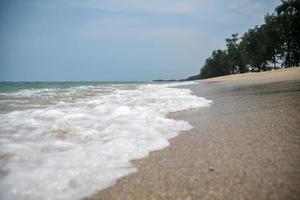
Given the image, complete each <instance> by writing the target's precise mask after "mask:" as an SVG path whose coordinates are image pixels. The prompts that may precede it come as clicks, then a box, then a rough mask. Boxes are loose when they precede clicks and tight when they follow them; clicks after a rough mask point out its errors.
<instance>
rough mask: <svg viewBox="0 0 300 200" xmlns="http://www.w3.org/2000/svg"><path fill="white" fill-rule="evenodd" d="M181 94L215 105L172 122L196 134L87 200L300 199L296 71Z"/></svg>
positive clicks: (214, 83) (218, 82)
mask: <svg viewBox="0 0 300 200" xmlns="http://www.w3.org/2000/svg"><path fill="white" fill-rule="evenodd" d="M184 87H188V88H191V89H192V90H193V92H194V93H195V94H197V95H199V96H203V97H205V98H207V99H210V100H213V101H214V102H213V104H212V105H211V106H210V107H208V108H201V109H196V110H187V111H184V112H178V113H172V114H171V115H170V116H171V117H172V118H175V119H183V120H187V121H189V122H190V123H191V125H192V126H193V127H194V128H193V129H192V130H190V131H187V132H185V133H184V134H181V135H179V136H178V137H176V138H175V139H173V140H171V144H170V146H169V147H167V148H165V149H163V150H160V151H156V152H152V153H151V154H150V155H149V156H148V157H146V158H144V159H141V160H136V161H134V162H133V163H134V164H135V166H136V167H137V168H138V172H137V173H134V174H132V175H130V176H127V177H124V178H121V179H120V180H119V181H117V183H116V184H115V185H114V186H112V187H109V188H107V189H105V190H102V191H99V192H98V193H96V194H95V195H93V196H92V197H89V199H94V200H95V199H101V200H102V199H104V200H106V199H113V200H114V199H120V200H121V199H122V200H127V199H128V200H129V199H130V200H135V199H136V200H143V199H172V200H177V199H182V200H192V199H204V200H206V199H207V200H209V199H249V200H252V199H256V200H259V199H278V200H285V199H287V200H292V199H300V68H297V69H287V70H277V71H275V72H265V73H255V74H242V75H234V76H226V77H220V78H214V79H208V80H205V81H200V82H199V84H194V85H187V86H184Z"/></svg>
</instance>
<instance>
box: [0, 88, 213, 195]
mask: <svg viewBox="0 0 300 200" xmlns="http://www.w3.org/2000/svg"><path fill="white" fill-rule="evenodd" d="M176 85H178V84H176ZM169 86H173V85H172V84H162V85H155V84H153V85H152V84H148V85H140V86H138V87H134V88H130V87H129V88H128V87H123V88H120V87H119V88H118V87H115V88H114V87H113V86H110V87H109V88H107V91H109V92H106V93H105V94H103V93H101V92H99V91H103V90H104V89H105V88H103V87H105V86H102V88H99V87H100V86H99V87H93V88H92V90H93V91H94V93H93V95H91V92H87V91H86V90H89V91H90V90H91V88H81V89H80V90H78V92H80V93H81V94H82V95H83V96H84V94H87V96H84V98H77V99H76V101H75V102H73V101H69V102H68V101H64V102H63V103H62V102H61V99H58V101H57V103H56V104H53V105H48V106H44V107H42V108H36V109H27V110H17V111H14V112H9V113H4V114H1V116H0V132H1V135H0V145H1V146H0V169H1V171H0V176H1V179H0V198H1V199H80V198H83V197H86V196H89V195H91V194H92V193H94V192H95V191H97V190H99V189H103V188H105V187H108V186H110V185H112V184H114V182H115V181H116V180H117V179H118V178H120V177H122V176H125V175H128V174H130V173H133V172H135V171H136V169H135V167H134V166H133V165H132V164H131V162H130V161H131V160H132V159H138V158H142V157H145V156H147V155H148V154H149V152H150V151H154V150H158V149H161V148H164V147H166V146H168V145H169V142H168V140H169V139H170V138H173V137H175V136H177V135H178V134H179V132H180V131H183V130H188V129H190V128H191V126H190V125H189V123H188V122H185V121H178V120H177V121H176V120H173V119H168V118H167V117H166V116H167V114H168V113H169V112H175V111H180V110H184V109H189V108H199V107H203V106H208V105H209V104H210V103H211V101H208V100H206V99H204V98H201V97H197V96H194V95H192V94H191V91H190V90H188V89H178V88H171V87H169ZM95 91H98V92H95ZM26 92H27V93H26V94H27V95H29V94H30V95H32V94H34V95H36V91H35V92H33V93H30V92H29V91H26ZM51 93H55V90H53V89H52V90H51ZM54 95H56V94H54ZM77 95H80V94H77Z"/></svg>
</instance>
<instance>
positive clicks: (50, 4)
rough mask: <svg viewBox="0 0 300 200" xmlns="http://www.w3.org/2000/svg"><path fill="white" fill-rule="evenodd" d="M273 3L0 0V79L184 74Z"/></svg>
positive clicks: (138, 77) (169, 76) (252, 23)
mask: <svg viewBox="0 0 300 200" xmlns="http://www.w3.org/2000/svg"><path fill="white" fill-rule="evenodd" d="M279 3H280V1H279V0H230V1H228V0H210V1H208V0H0V44H1V45H0V81H142V80H153V79H173V78H174V79H179V78H185V77H188V76H190V75H195V74H198V73H199V70H200V67H201V66H202V65H203V63H204V61H205V59H206V58H207V57H208V56H209V55H210V54H211V52H212V50H215V49H219V48H224V46H225V38H226V37H229V36H230V35H231V34H232V33H236V32H238V33H240V34H242V33H244V32H245V31H247V30H248V28H252V27H254V26H255V25H259V24H262V23H263V16H264V15H265V14H266V13H267V12H272V11H273V10H274V8H275V7H276V6H277V5H278V4H279Z"/></svg>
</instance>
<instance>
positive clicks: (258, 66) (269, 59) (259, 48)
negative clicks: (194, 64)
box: [197, 0, 300, 78]
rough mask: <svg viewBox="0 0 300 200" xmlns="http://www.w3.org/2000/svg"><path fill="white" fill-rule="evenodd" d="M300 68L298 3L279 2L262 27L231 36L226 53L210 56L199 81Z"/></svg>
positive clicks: (299, 6) (299, 10)
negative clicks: (224, 76)
mask: <svg viewBox="0 0 300 200" xmlns="http://www.w3.org/2000/svg"><path fill="white" fill-rule="evenodd" d="M278 63H281V65H282V66H283V67H291V66H299V65H300V1H299V0H282V2H281V4H280V5H279V6H277V7H276V9H275V13H272V14H271V15H270V14H267V15H266V16H265V23H264V24H263V25H261V26H256V27H254V28H253V29H249V30H248V31H247V32H246V33H244V34H243V36H242V37H238V34H237V33H236V34H232V35H231V38H227V39H226V49H225V50H216V51H213V52H212V55H211V57H209V58H207V59H206V61H205V64H204V66H203V67H202V69H201V72H200V75H199V76H197V77H199V78H211V77H216V76H222V75H228V74H235V73H245V72H248V71H250V70H251V71H266V70H270V69H272V68H274V69H276V68H278V67H279V66H278Z"/></svg>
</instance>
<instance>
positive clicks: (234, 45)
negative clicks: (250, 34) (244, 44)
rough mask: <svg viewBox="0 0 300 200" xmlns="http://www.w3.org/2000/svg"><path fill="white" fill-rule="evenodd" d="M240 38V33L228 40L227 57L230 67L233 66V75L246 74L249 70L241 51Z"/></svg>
mask: <svg viewBox="0 0 300 200" xmlns="http://www.w3.org/2000/svg"><path fill="white" fill-rule="evenodd" d="M239 42H240V38H238V33H236V34H232V35H231V38H227V39H226V47H227V57H228V59H227V60H228V65H230V66H231V73H232V74H234V73H245V72H247V71H248V68H247V67H246V65H245V64H244V63H243V59H242V55H241V50H240V45H239Z"/></svg>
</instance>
